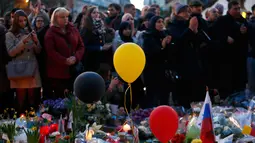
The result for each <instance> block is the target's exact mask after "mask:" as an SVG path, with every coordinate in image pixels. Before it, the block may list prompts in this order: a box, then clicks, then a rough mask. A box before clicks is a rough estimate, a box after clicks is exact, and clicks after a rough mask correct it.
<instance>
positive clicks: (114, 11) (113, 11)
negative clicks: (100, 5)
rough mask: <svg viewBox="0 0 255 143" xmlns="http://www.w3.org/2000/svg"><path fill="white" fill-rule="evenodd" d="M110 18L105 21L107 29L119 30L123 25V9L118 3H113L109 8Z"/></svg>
mask: <svg viewBox="0 0 255 143" xmlns="http://www.w3.org/2000/svg"><path fill="white" fill-rule="evenodd" d="M108 11H109V17H107V18H106V19H105V24H106V27H107V28H113V29H114V30H119V26H120V23H121V18H122V15H121V7H120V5H118V4H116V3H112V4H110V5H109V6H108Z"/></svg>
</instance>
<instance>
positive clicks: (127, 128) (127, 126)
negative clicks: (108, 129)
mask: <svg viewBox="0 0 255 143" xmlns="http://www.w3.org/2000/svg"><path fill="white" fill-rule="evenodd" d="M129 130H131V127H130V125H129V124H125V125H124V126H123V131H124V132H128V131H129Z"/></svg>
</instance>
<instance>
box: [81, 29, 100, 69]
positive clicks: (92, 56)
mask: <svg viewBox="0 0 255 143" xmlns="http://www.w3.org/2000/svg"><path fill="white" fill-rule="evenodd" d="M80 33H81V37H82V40H83V43H84V46H85V47H86V51H85V53H84V56H83V64H84V67H85V71H94V72H95V71H97V70H98V69H99V67H100V63H101V61H102V57H101V55H102V51H101V47H102V46H103V45H104V35H98V34H95V33H93V32H92V30H89V29H87V28H83V29H82V30H81V32H80Z"/></svg>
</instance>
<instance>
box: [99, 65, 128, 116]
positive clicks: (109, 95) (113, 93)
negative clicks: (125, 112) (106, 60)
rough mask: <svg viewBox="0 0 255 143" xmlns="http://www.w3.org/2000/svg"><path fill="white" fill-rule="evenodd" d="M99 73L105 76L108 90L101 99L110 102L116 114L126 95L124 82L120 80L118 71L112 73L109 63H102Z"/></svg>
mask: <svg viewBox="0 0 255 143" xmlns="http://www.w3.org/2000/svg"><path fill="white" fill-rule="evenodd" d="M98 74H99V75H101V76H102V77H103V79H104V81H105V85H106V89H105V90H106V92H105V95H104V96H103V97H102V99H101V100H102V102H103V103H110V107H111V109H112V112H113V114H116V113H117V109H118V107H119V105H120V104H121V101H122V100H123V97H124V83H123V82H122V81H120V79H119V78H118V75H117V73H115V72H113V73H111V67H110V66H109V65H108V64H101V65H100V68H99V70H98Z"/></svg>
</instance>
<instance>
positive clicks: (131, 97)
mask: <svg viewBox="0 0 255 143" xmlns="http://www.w3.org/2000/svg"><path fill="white" fill-rule="evenodd" d="M128 86H129V87H130V88H129V89H130V111H131V109H132V103H133V102H132V100H133V96H132V95H133V94H132V87H131V83H129V84H128Z"/></svg>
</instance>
